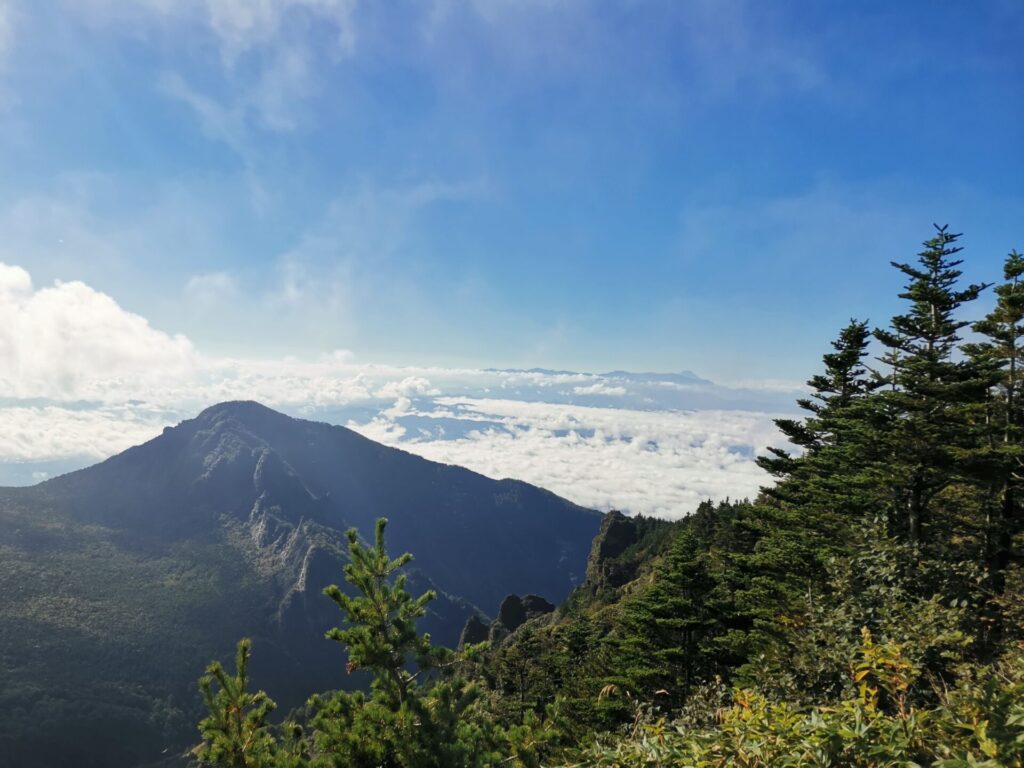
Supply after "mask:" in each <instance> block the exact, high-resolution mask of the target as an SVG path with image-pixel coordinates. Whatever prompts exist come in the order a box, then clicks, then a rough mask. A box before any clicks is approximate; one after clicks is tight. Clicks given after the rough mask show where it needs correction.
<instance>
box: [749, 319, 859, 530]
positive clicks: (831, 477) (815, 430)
mask: <svg viewBox="0 0 1024 768" xmlns="http://www.w3.org/2000/svg"><path fill="white" fill-rule="evenodd" d="M869 338H870V332H869V331H868V327H867V323H866V322H862V321H858V320H851V321H850V322H849V324H848V325H846V326H845V327H844V328H843V329H842V330H841V331H840V333H839V337H838V338H837V339H836V340H835V341H833V342H832V349H833V351H832V352H830V353H827V354H825V355H824V356H823V357H822V360H823V362H824V363H825V370H824V372H822V373H820V374H816V375H814V376H812V377H811V379H810V380H808V382H807V384H808V386H810V387H811V389H812V393H811V397H809V398H802V399H800V400H797V405H799V406H800V408H802V409H803V410H804V411H806V412H807V413H808V416H807V417H806V418H805V419H803V420H796V419H776V420H775V424H776V426H778V428H779V430H780V431H781V432H782V433H783V434H784V435H785V436H786V437H787V439H788V440H789V442H790V443H791V444H793V445H795V446H797V447H798V448H800V449H802V451H803V453H802V455H799V456H793V455H791V454H790V452H788V451H786V450H783V449H781V448H769V449H768V451H769V454H770V455H767V456H762V457H759V458H758V460H757V463H758V464H759V465H760V466H761V467H762V468H763V469H765V470H767V471H768V472H770V473H771V474H773V475H775V476H776V477H778V478H780V480H781V482H780V483H779V484H778V485H777V486H776V487H774V488H770V489H766V493H767V494H768V495H769V496H772V497H774V498H776V499H779V500H780V501H783V502H787V503H789V504H797V505H800V506H802V507H813V508H817V509H819V510H828V511H830V512H835V513H841V514H845V515H847V516H849V515H852V514H853V513H854V512H859V511H863V508H864V506H865V505H866V504H867V502H866V501H865V499H864V498H863V492H862V490H863V489H862V488H861V486H863V484H864V483H863V482H862V480H863V478H862V475H863V472H862V468H863V464H864V460H865V454H866V453H869V452H870V451H871V449H872V443H873V440H872V434H871V426H870V419H869V412H868V411H867V410H866V409H865V408H864V402H865V399H866V398H867V397H868V396H869V395H870V394H871V393H872V392H873V391H874V390H875V389H877V388H878V386H879V384H878V382H877V381H875V380H873V379H872V378H871V377H870V376H869V375H868V369H867V368H866V366H865V365H864V358H865V357H866V356H867V346H868V340H869ZM858 491H861V492H858ZM829 522H830V524H831V523H834V522H835V521H829Z"/></svg>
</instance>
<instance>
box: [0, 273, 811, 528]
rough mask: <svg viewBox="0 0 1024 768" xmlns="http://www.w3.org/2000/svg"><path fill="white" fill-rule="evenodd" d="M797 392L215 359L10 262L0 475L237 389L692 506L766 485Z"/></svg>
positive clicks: (68, 461) (116, 443)
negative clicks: (767, 466) (771, 455)
mask: <svg viewBox="0 0 1024 768" xmlns="http://www.w3.org/2000/svg"><path fill="white" fill-rule="evenodd" d="M794 394H795V393H794V392H793V391H792V390H789V389H787V388H785V387H777V386H775V387H773V386H763V387H745V388H742V387H724V386H720V385H716V384H714V383H712V382H710V381H707V380H704V379H701V378H699V377H698V376H696V375H694V374H692V373H689V372H683V373H675V374H649V373H630V372H626V371H613V372H608V373H600V374H597V373H577V372H571V371H553V370H544V369H532V370H498V369H454V368H430V367H404V366H389V365H378V364H368V363H361V362H358V361H356V360H353V359H352V357H351V355H349V354H348V353H346V352H344V351H338V352H334V353H331V354H328V355H324V356H322V357H321V358H319V359H317V360H300V359H291V358H284V359H280V360H241V359H232V358H227V357H211V356H207V355H204V354H202V353H201V352H200V351H199V350H197V349H196V348H195V346H194V345H193V344H192V343H191V342H190V341H189V339H187V338H185V337H184V336H181V335H171V334H167V333H165V332H163V331H161V330H158V329H156V328H154V327H152V326H151V325H150V323H149V322H148V321H147V320H146V319H145V318H143V317H141V316H139V315H137V314H133V313H130V312H127V311H125V310H124V309H123V308H121V307H120V306H119V305H118V303H117V302H116V301H115V300H114V299H113V298H112V297H110V296H108V295H106V294H104V293H101V292H99V291H96V290H94V289H93V288H91V287H90V286H88V285H86V284H84V283H81V282H56V283H55V284H53V285H51V286H46V287H36V286H34V285H33V283H32V279H31V276H30V275H29V273H28V272H26V271H25V270H24V269H21V268H19V267H13V266H8V265H3V264H0V484H27V483H31V482H37V481H39V480H41V479H45V478H46V477H49V476H52V475H53V474H56V473H59V472H63V471H67V470H70V469H74V468H77V467H81V466H85V465H87V464H90V463H93V462H95V461H98V460H101V459H103V458H106V457H108V456H110V455H113V454H114V453H117V452H119V451H121V450H124V449H126V448H128V447H130V446H131V445H135V444H138V443H140V442H143V441H145V440H147V439H150V438H152V437H155V436H156V435H157V434H159V433H160V431H161V430H162V429H163V427H165V426H167V425H169V424H174V423H176V422H178V421H180V420H182V419H185V418H189V417H191V416H194V415H195V414H196V413H197V412H198V411H199V410H201V409H202V408H204V407H207V406H209V405H212V404H214V403H217V402H221V401H225V400H237V399H251V400H258V401H260V402H263V403H265V404H267V405H269V406H271V407H274V408H277V409H279V410H282V411H284V412H286V413H289V414H292V415H295V416H301V417H304V418H311V419H316V420H321V421H327V422H330V423H334V424H342V425H346V426H348V427H350V428H352V429H355V430H357V431H359V432H361V433H363V434H365V435H367V436H368V437H371V438H372V439H374V440H378V441H380V442H383V443H386V444H389V445H394V446H398V447H401V448H403V449H405V450H409V451H412V452H414V453H418V454H420V455H423V456H425V457H426V458H429V459H433V460H436V461H443V462H448V463H454V464H461V465H463V466H466V467H469V468H471V469H474V470H476V471H479V472H481V473H483V474H486V475H489V476H491V477H515V478H519V479H522V480H526V481H529V482H532V483H535V484H537V485H540V486H543V487H546V488H549V489H550V490H552V491H554V492H556V493H558V494H560V495H563V496H565V497H567V498H570V499H572V500H573V501H576V502H577V503H580V504H584V505H586V506H591V507H596V508H599V509H612V508H618V509H623V510H625V511H628V512H632V513H643V514H654V515H660V516H665V517H678V516H681V515H683V514H686V513H687V512H689V511H692V509H693V508H694V507H695V506H696V505H697V504H698V503H699V502H700V500H702V499H705V498H715V499H719V498H724V497H726V496H732V497H738V496H747V495H752V494H755V493H756V492H757V490H758V488H759V487H760V486H761V485H763V484H765V483H766V482H767V481H768V478H767V476H766V475H765V474H764V473H763V472H761V470H760V469H758V468H757V466H756V464H755V463H754V457H755V456H756V455H757V454H758V453H760V452H762V451H763V450H764V449H765V447H766V446H767V445H770V444H777V443H778V442H779V435H778V433H777V431H776V430H775V428H774V425H773V424H772V420H771V419H772V417H773V415H777V414H779V413H783V412H787V411H789V410H790V409H791V406H790V404H791V403H792V399H793V396H794Z"/></svg>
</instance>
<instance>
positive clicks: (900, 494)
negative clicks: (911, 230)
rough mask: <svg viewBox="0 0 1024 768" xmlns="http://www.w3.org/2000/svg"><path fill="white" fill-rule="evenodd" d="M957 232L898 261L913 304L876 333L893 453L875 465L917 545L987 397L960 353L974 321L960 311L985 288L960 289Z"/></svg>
mask: <svg viewBox="0 0 1024 768" xmlns="http://www.w3.org/2000/svg"><path fill="white" fill-rule="evenodd" d="M959 237H960V235H958V234H953V233H950V232H949V231H947V228H946V227H945V226H943V227H938V226H936V234H935V237H933V238H931V239H930V240H928V241H926V242H925V243H924V250H923V251H922V252H921V253H920V254H918V266H912V265H910V264H902V263H898V262H893V263H892V264H893V266H894V267H896V268H897V269H898V270H899V271H900V272H902V273H903V274H904V275H906V276H907V278H908V283H907V286H906V289H905V291H904V292H903V293H901V294H900V298H902V299H906V300H907V301H908V302H909V304H910V306H909V308H908V310H907V312H906V313H904V314H901V315H896V316H895V317H893V318H892V321H891V328H889V329H876V330H875V332H874V335H875V337H876V338H877V339H878V340H879V341H880V342H881V343H882V344H884V345H885V347H886V350H887V351H886V354H885V355H884V356H883V357H882V361H883V362H884V363H886V364H887V365H888V366H889V368H890V372H889V374H888V376H887V377H885V378H884V379H883V380H882V381H883V382H885V383H889V384H891V385H892V389H889V390H886V391H884V392H882V393H880V397H881V401H880V403H879V404H880V406H881V407H880V410H879V411H877V413H878V414H881V415H882V417H883V418H884V420H885V422H886V423H885V429H884V431H883V433H882V434H881V435H880V436H879V438H880V442H881V441H882V439H883V438H884V442H885V444H886V448H887V452H888V455H887V456H885V457H884V458H883V459H882V461H881V462H880V463H879V464H877V465H876V468H877V469H878V471H879V475H880V481H881V482H882V483H883V485H884V486H885V487H886V488H887V489H888V496H889V513H890V519H891V524H892V526H893V528H894V531H893V532H894V533H896V534H897V535H899V536H901V537H902V538H904V539H905V540H906V541H908V542H909V543H911V544H914V545H917V544H920V543H921V542H922V541H923V539H924V537H925V535H926V533H927V528H928V525H929V523H930V520H929V513H930V511H931V504H932V501H933V499H934V498H935V496H936V495H937V494H939V493H940V492H941V491H943V490H944V489H945V488H946V487H948V486H949V485H950V484H951V483H952V482H953V480H954V479H955V478H956V477H957V476H958V466H957V463H956V453H957V450H958V449H963V448H967V447H969V446H970V437H969V430H967V429H966V428H965V425H966V422H967V415H968V412H969V410H970V406H971V404H973V403H978V402H982V401H984V399H985V390H986V385H987V381H986V380H985V377H984V374H983V372H982V371H981V370H980V369H979V367H978V366H977V365H976V364H975V363H974V362H973V361H971V360H960V359H956V357H955V352H956V349H957V344H958V342H959V341H960V336H959V335H958V334H959V331H960V330H961V329H962V328H963V327H964V326H966V325H968V323H967V321H965V320H960V319H958V318H957V312H958V310H959V309H960V307H961V306H962V305H963V304H964V303H966V302H969V301H973V300H974V299H976V298H977V297H978V295H979V293H981V291H982V290H983V289H984V288H985V287H986V286H985V285H968V286H967V287H965V288H958V282H959V279H960V276H961V272H960V270H959V269H957V267H958V266H959V265H960V264H961V263H962V260H960V259H955V258H953V257H954V256H955V255H956V254H957V253H959V252H960V251H961V250H962V248H960V247H959V246H957V245H956V242H957V240H958V238H959Z"/></svg>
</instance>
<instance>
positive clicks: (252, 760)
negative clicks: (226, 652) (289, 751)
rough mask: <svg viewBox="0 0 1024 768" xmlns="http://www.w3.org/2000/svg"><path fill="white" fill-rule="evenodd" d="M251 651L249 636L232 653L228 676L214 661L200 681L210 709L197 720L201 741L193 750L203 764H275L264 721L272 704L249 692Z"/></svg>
mask: <svg viewBox="0 0 1024 768" xmlns="http://www.w3.org/2000/svg"><path fill="white" fill-rule="evenodd" d="M251 652H252V642H251V641H250V640H249V639H248V638H246V639H243V640H241V641H240V642H239V643H238V650H237V652H236V654H235V674H234V675H228V673H227V672H225V671H224V668H223V667H222V666H221V665H220V662H217V661H215V662H213V663H212V664H210V666H209V667H207V669H206V674H205V675H204V676H203V677H202V678H200V680H199V690H200V692H201V693H202V695H203V701H204V702H205V704H206V708H207V709H208V710H209V714H208V715H207V716H206V717H205V718H203V720H202V721H201V722H200V723H199V731H200V733H202V735H203V743H202V744H200V745H199V747H197V748H196V749H195V752H194V753H195V756H196V758H197V759H198V760H199V762H200V763H201V764H202V765H208V766H215V767H216V768H270V766H273V765H275V762H274V758H275V752H276V743H275V741H274V738H273V736H272V735H271V733H270V727H269V725H268V723H267V718H268V717H269V715H270V713H271V712H273V710H274V706H275V705H274V702H273V701H271V700H270V698H269V697H268V696H267V694H266V693H264V692H263V691H258V692H256V693H250V692H249V691H248V685H249V673H248V669H249V656H250V655H251ZM215 684H216V686H217V690H216V692H214V685H215Z"/></svg>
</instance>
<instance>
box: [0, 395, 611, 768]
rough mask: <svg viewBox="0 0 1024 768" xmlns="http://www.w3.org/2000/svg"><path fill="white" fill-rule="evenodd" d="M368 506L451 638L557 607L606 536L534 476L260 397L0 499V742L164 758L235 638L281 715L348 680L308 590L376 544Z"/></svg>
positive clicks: (439, 630)
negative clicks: (405, 445) (496, 611)
mask: <svg viewBox="0 0 1024 768" xmlns="http://www.w3.org/2000/svg"><path fill="white" fill-rule="evenodd" d="M381 516H384V517H387V518H388V519H389V520H390V521H391V524H390V525H389V528H388V533H389V548H390V549H391V550H392V551H394V552H400V551H405V550H409V551H412V552H413V553H414V554H415V560H414V562H413V566H414V568H413V572H412V574H411V578H412V581H413V583H414V585H415V587H416V588H419V589H426V588H436V589H437V590H438V591H439V594H440V595H441V597H440V598H439V599H438V600H437V601H435V603H433V604H432V612H431V614H430V616H429V617H428V619H427V627H428V628H429V629H430V630H431V631H432V632H433V634H434V637H435V638H436V639H437V640H438V641H440V642H442V643H447V644H451V645H454V644H455V643H456V642H457V639H458V633H459V630H460V629H461V627H462V626H463V624H464V623H465V621H466V619H467V618H468V617H469V616H471V615H474V614H477V613H480V612H481V611H480V610H479V609H478V608H477V606H485V607H491V606H494V605H497V604H499V603H500V601H501V599H502V598H503V597H504V596H505V595H507V594H509V593H518V594H528V593H535V594H540V595H544V596H545V597H547V598H548V599H550V600H553V601H560V600H561V599H563V598H564V597H565V596H566V595H567V594H568V592H569V591H570V589H572V587H573V586H574V585H575V584H577V583H578V582H579V581H581V580H582V578H583V576H584V573H585V569H586V559H587V553H588V551H589V548H590V542H591V540H592V539H593V537H594V534H595V533H596V532H597V530H598V528H599V525H600V515H599V514H598V513H596V512H594V511H592V510H587V509H584V508H582V507H579V506H577V505H575V504H572V503H571V502H568V501H566V500H565V499H562V498H560V497H558V496H555V495H554V494H552V493H550V492H548V491H545V490H543V489H541V488H537V487H535V486H532V485H529V484H527V483H523V482H519V481H516V480H492V479H490V478H487V477H484V476H482V475H479V474H477V473H474V472H471V471H469V470H466V469H463V468H461V467H455V466H449V465H445V464H438V463H436V462H431V461H427V460H426V459H423V458H420V457H418V456H414V455H412V454H410V453H407V452H405V451H401V450H398V449H395V448H390V447H387V446H384V445H380V444H378V443H375V442H373V441H372V440H369V439H367V438H365V437H363V436H361V435H359V434H358V433H356V432H353V431H352V430H349V429H345V428H344V427H338V426H331V425H327V424H322V423H316V422H312V421H305V420H301V419H294V418H291V417H289V416H286V415H284V414H281V413H278V412H276V411H273V410H271V409H270V408H267V407H265V406H262V405H260V404H258V403H254V402H229V403H221V404H219V405H216V406H213V407H211V408H208V409H206V410H204V411H203V412H202V413H200V414H199V415H198V416H197V417H196V418H194V419H190V420H187V421H184V422H182V423H181V424H179V425H178V426H176V427H169V428H167V429H165V430H164V432H163V434H161V435H160V436H159V437H156V438H155V439H153V440H150V441H149V442H147V443H145V444H143V445H140V446H136V447H134V448H130V449H129V450H127V451H125V452H123V453H121V454H118V455H117V456H114V457H112V458H110V459H108V460H106V461H104V462H102V463H100V464H97V465H95V466H93V467H89V468H87V469H83V470H80V471H78V472H73V473H70V474H67V475H63V476H61V477H58V478H55V479H53V480H50V481H47V482H45V483H41V484H40V485H37V486H33V487H31V488H8V489H0V555H2V557H0V594H3V595H4V596H5V597H4V600H3V602H2V603H0V653H2V654H3V656H5V657H6V659H8V660H15V659H16V660H18V666H15V665H13V664H12V663H6V662H5V663H4V665H3V667H2V668H0V675H2V678H0V723H2V725H0V748H3V749H4V750H5V753H6V754H13V755H18V756H25V757H26V760H22V761H20V762H19V764H23V765H50V764H61V763H63V764H70V763H69V762H68V761H71V762H75V760H76V759H79V758H82V757H84V756H85V755H89V756H92V757H93V758H95V756H96V755H98V754H102V755H104V760H105V762H104V763H103V764H104V765H137V764H139V763H143V762H145V761H146V760H147V759H149V758H150V757H152V756H154V755H157V754H159V753H160V752H161V751H162V750H163V749H165V748H169V749H177V748H178V747H180V746H182V745H183V744H184V743H187V741H188V739H189V738H191V736H192V734H191V733H190V730H189V729H190V728H191V726H189V725H188V724H189V723H191V722H193V721H194V716H195V707H196V705H197V704H198V697H197V695H196V693H195V683H194V681H195V678H196V677H197V675H198V674H199V673H200V672H201V671H202V668H203V665H204V664H205V663H206V662H207V661H208V660H209V659H210V658H214V657H219V658H224V657H226V656H228V655H230V653H231V651H232V649H233V647H234V643H235V641H236V640H237V639H238V638H239V637H241V636H243V635H249V636H252V637H253V638H254V640H255V642H256V644H257V645H258V646H259V645H262V649H261V650H260V652H259V653H258V654H257V655H256V658H257V660H258V662H257V663H258V666H257V667H255V668H254V670H253V672H254V677H255V682H256V684H257V685H259V686H267V687H272V688H274V689H275V690H276V691H282V690H284V691H286V695H285V696H282V697H280V698H282V699H283V701H282V703H287V704H295V703H299V702H301V701H302V700H303V698H304V697H305V696H306V695H307V694H308V693H310V692H312V691H313V690H322V689H323V688H324V686H325V681H326V682H327V684H328V685H330V686H334V687H343V686H351V685H353V684H358V681H353V680H352V679H349V678H348V677H347V676H346V675H344V673H343V669H344V659H343V658H342V657H341V652H340V650H339V649H338V648H337V647H335V646H334V644H332V643H330V642H328V641H326V640H322V639H321V638H322V637H323V631H324V630H325V629H326V628H327V627H329V626H332V625H335V624H338V623H339V622H340V619H341V617H340V614H338V612H337V609H336V608H335V607H334V606H333V604H331V603H330V601H329V600H327V599H326V598H323V597H322V596H321V595H320V592H321V590H322V589H323V587H324V586H325V585H327V584H329V583H341V582H342V581H343V577H342V572H341V568H342V566H343V564H344V562H345V559H346V557H347V554H346V551H345V542H344V535H343V534H344V531H345V530H346V529H347V528H350V527H355V528H356V529H358V530H359V531H360V533H361V534H362V535H363V536H365V537H367V538H369V537H370V536H372V528H373V524H374V521H375V520H376V518H378V517H381ZM15 702H17V705H18V711H15V710H14V704H15ZM54 729H59V730H60V731H61V732H63V733H65V734H67V737H66V738H62V739H61V740H60V743H59V744H58V743H54V741H53V740H52V739H48V738H47V734H52V733H53V732H54ZM75 750H78V752H76V751H75ZM32 755H34V757H33V758H32V759H27V758H28V757H29V756H32Z"/></svg>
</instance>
